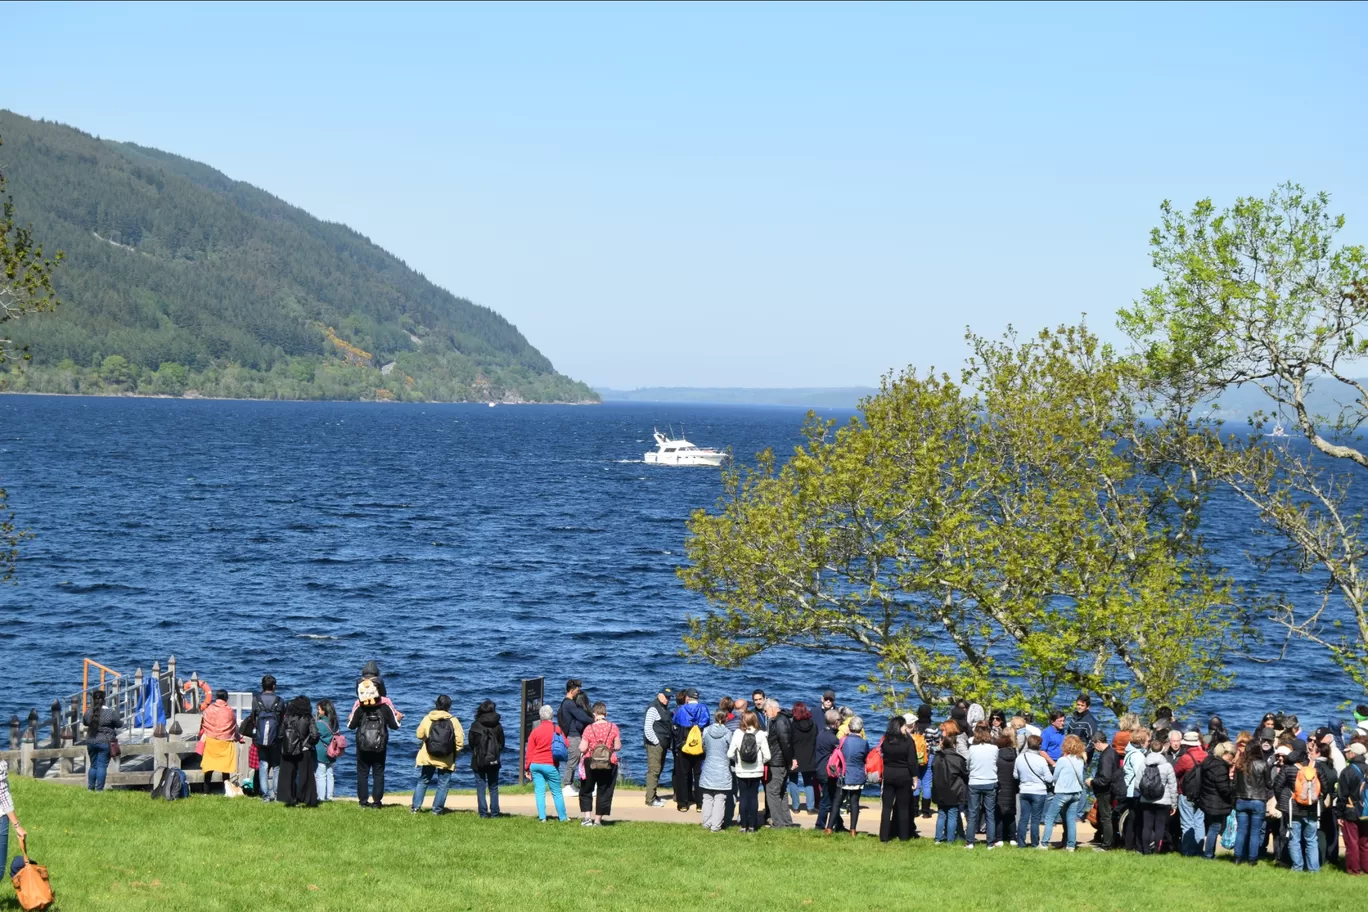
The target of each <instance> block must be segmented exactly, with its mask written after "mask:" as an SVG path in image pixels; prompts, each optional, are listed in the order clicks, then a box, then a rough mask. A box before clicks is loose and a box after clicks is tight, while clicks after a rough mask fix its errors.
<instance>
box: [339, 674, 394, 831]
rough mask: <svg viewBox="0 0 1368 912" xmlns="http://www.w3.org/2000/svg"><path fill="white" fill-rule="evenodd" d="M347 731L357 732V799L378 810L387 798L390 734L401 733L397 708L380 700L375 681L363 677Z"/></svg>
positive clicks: (363, 805)
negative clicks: (387, 759)
mask: <svg viewBox="0 0 1368 912" xmlns="http://www.w3.org/2000/svg"><path fill="white" fill-rule="evenodd" d="M347 728H348V729H350V730H351V731H354V732H356V800H357V803H359V804H360V805H361V806H362V807H369V808H374V809H376V810H379V809H380V808H381V807H382V806H383V803H382V802H383V799H384V797H385V752H386V751H387V750H388V749H389V733H390V732H391V731H398V730H399V720H398V719H396V718H395V716H394V708H393V706H392V705H391V704H390V703H388V702H387V701H386V700H383V699H381V697H380V691H379V689H378V688H377V687H376V685H375V682H374V681H373V680H371V679H369V678H363V679H362V680H361V683H360V684H358V685H356V702H355V703H354V704H353V705H352V711H351V715H350V716H348V717H347Z"/></svg>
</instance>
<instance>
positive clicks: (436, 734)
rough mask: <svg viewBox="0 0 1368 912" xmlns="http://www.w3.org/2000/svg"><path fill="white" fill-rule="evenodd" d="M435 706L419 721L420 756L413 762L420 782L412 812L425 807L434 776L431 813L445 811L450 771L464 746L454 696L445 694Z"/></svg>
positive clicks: (414, 792)
mask: <svg viewBox="0 0 1368 912" xmlns="http://www.w3.org/2000/svg"><path fill="white" fill-rule="evenodd" d="M435 706H436V708H435V709H433V710H432V711H431V712H429V713H428V714H427V715H426V716H424V717H423V721H422V722H419V723H418V758H417V760H415V761H414V766H416V767H418V782H417V783H416V784H415V785H414V786H413V804H412V805H411V806H410V807H409V813H411V814H417V813H418V812H419V811H421V810H422V809H423V799H424V798H426V797H427V790H428V786H429V785H431V784H432V780H433V779H436V780H437V790H436V792H435V793H434V794H433V796H432V813H433V814H445V813H446V797H447V786H448V785H450V783H451V771H452V770H453V769H455V768H456V755H457V754H458V753H460V751H461V748H463V747H465V732H464V731H462V730H461V722H460V720H459V719H457V718H456V717H455V716H453V715H452V714H451V697H448V696H447V695H446V694H442V695H441V696H439V697H438V698H437V702H436V704H435Z"/></svg>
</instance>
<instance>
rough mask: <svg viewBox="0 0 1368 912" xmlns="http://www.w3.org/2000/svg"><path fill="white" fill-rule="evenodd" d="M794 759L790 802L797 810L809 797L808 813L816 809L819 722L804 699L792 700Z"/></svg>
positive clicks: (794, 810) (813, 812)
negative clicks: (803, 799)
mask: <svg viewBox="0 0 1368 912" xmlns="http://www.w3.org/2000/svg"><path fill="white" fill-rule="evenodd" d="M792 744H793V763H792V768H793V769H792V772H790V773H789V782H788V793H789V805H790V809H791V810H792V811H793V813H795V814H796V813H798V809H799V807H798V805H799V799H800V798H803V797H806V798H807V811H808V813H809V814H814V815H815V814H816V813H817V799H818V794H817V767H816V763H817V758H816V752H817V723H816V721H815V720H814V719H813V718H812V713H811V712H809V711H808V708H807V704H806V703H803V702H801V701H799V702H797V703H794V704H793V736H792Z"/></svg>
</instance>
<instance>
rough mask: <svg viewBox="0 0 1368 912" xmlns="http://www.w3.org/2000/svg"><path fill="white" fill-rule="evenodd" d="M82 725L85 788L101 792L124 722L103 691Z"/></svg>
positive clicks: (97, 693) (96, 695) (0, 861)
mask: <svg viewBox="0 0 1368 912" xmlns="http://www.w3.org/2000/svg"><path fill="white" fill-rule="evenodd" d="M81 724H82V725H84V726H85V730H86V788H88V789H89V790H90V791H92V792H102V791H104V787H105V776H106V775H107V774H108V771H109V752H110V745H111V744H113V743H114V742H115V741H118V740H119V729H120V728H121V727H122V726H123V719H122V718H120V717H119V714H118V713H117V712H115V711H114V710H113V709H111V708H109V707H108V706H105V692H104V691H103V690H92V691H91V692H90V709H88V710H86V713H85V717H84V718H83V719H82V720H81ZM3 863H4V860H3V859H0V864H3Z"/></svg>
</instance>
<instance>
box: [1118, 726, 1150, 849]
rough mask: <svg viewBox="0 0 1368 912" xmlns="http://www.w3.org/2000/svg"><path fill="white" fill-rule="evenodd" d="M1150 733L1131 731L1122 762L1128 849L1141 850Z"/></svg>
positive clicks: (1137, 728)
mask: <svg viewBox="0 0 1368 912" xmlns="http://www.w3.org/2000/svg"><path fill="white" fill-rule="evenodd" d="M1149 740H1150V733H1149V729H1148V728H1143V727H1136V728H1135V729H1133V730H1132V731H1131V737H1130V742H1129V743H1127V745H1126V753H1125V756H1124V759H1123V760H1122V763H1121V771H1122V774H1123V775H1124V777H1125V781H1126V824H1125V837H1124V838H1125V843H1126V849H1127V851H1131V852H1139V851H1140V850H1141V849H1140V846H1141V838H1140V837H1141V821H1140V793H1139V791H1138V790H1139V788H1140V777H1141V775H1142V774H1143V773H1144V772H1145V755H1146V754H1147V753H1148V752H1149Z"/></svg>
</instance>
